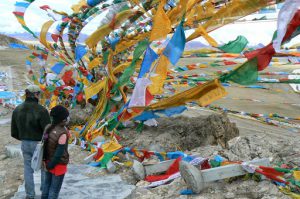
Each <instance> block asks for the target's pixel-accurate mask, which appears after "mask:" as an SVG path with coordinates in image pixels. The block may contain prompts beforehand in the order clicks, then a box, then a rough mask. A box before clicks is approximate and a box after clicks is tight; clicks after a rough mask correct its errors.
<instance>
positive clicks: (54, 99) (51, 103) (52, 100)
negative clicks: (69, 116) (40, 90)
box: [49, 95, 58, 109]
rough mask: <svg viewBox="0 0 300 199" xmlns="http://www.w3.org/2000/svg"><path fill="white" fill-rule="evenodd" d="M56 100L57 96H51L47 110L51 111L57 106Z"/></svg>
mask: <svg viewBox="0 0 300 199" xmlns="http://www.w3.org/2000/svg"><path fill="white" fill-rule="evenodd" d="M57 99H58V96H56V95H52V97H51V100H50V105H49V109H52V108H53V107H54V106H56V105H57Z"/></svg>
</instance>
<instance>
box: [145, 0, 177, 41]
mask: <svg viewBox="0 0 300 199" xmlns="http://www.w3.org/2000/svg"><path fill="white" fill-rule="evenodd" d="M165 4H166V0H162V1H161V2H160V4H159V6H158V8H157V12H156V14H155V16H154V18H153V26H152V31H151V35H150V41H154V40H158V39H161V38H165V37H166V36H167V35H168V33H169V32H171V30H172V28H171V21H170V19H169V18H168V16H167V14H166V13H165V11H164V5H165Z"/></svg>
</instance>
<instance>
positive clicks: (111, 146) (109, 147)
mask: <svg viewBox="0 0 300 199" xmlns="http://www.w3.org/2000/svg"><path fill="white" fill-rule="evenodd" d="M101 148H102V150H103V151H104V152H105V153H109V152H115V151H117V150H119V149H120V148H122V146H121V145H120V144H119V143H117V142H116V141H113V140H111V141H110V142H107V143H105V144H102V146H101Z"/></svg>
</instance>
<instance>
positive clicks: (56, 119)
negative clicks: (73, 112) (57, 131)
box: [45, 105, 69, 137]
mask: <svg viewBox="0 0 300 199" xmlns="http://www.w3.org/2000/svg"><path fill="white" fill-rule="evenodd" d="M50 117H51V125H50V126H49V127H48V128H47V129H46V131H45V134H46V137H48V135H49V133H50V132H51V131H52V130H53V129H54V128H55V126H56V125H58V124H59V123H61V122H62V121H64V120H65V119H67V118H68V117H69V111H68V109H66V108H65V107H63V106H61V105H58V106H55V107H53V108H52V109H51V111H50Z"/></svg>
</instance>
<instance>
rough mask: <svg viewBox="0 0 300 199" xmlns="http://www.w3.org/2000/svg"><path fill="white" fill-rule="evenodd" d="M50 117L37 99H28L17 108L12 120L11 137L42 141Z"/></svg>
mask: <svg viewBox="0 0 300 199" xmlns="http://www.w3.org/2000/svg"><path fill="white" fill-rule="evenodd" d="M47 124H50V116H49V113H48V111H47V109H46V108H44V107H43V106H41V105H39V104H38V100H37V99H33V98H27V99H26V100H25V102H24V103H22V104H21V105H19V106H17V108H16V109H15V110H14V111H13V114H12V119H11V136H12V137H14V138H16V139H18V140H32V141H40V140H41V139H42V136H43V131H44V129H45V127H46V125H47Z"/></svg>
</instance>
